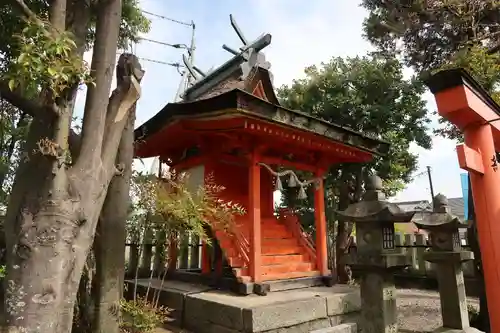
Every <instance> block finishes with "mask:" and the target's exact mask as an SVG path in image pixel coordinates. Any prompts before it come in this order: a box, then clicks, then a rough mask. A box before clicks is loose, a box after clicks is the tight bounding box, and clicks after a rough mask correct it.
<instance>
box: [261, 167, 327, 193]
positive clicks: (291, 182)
mask: <svg viewBox="0 0 500 333" xmlns="http://www.w3.org/2000/svg"><path fill="white" fill-rule="evenodd" d="M258 164H259V165H261V166H263V167H264V168H266V169H267V171H269V173H270V174H271V175H273V176H274V177H276V191H283V183H282V182H281V179H280V177H284V176H288V175H289V176H290V177H289V178H288V187H297V186H298V187H299V194H298V195H297V198H299V199H301V200H304V199H307V193H306V187H307V186H309V185H311V184H313V183H314V184H315V185H316V186H318V184H319V181H320V180H321V178H313V179H310V180H305V181H300V179H299V177H298V176H297V175H296V174H295V172H294V171H293V170H283V171H281V172H277V171H274V170H273V169H272V168H271V167H270V166H269V165H267V164H265V163H258Z"/></svg>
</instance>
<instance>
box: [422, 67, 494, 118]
mask: <svg viewBox="0 0 500 333" xmlns="http://www.w3.org/2000/svg"><path fill="white" fill-rule="evenodd" d="M425 83H426V85H427V87H429V89H430V91H431V92H432V93H433V94H437V93H439V92H441V91H444V90H447V89H451V88H455V87H459V86H466V87H467V88H469V89H470V90H471V91H472V92H474V94H475V95H476V96H477V97H479V99H481V101H483V102H484V103H485V104H486V105H488V106H489V107H490V108H491V109H492V110H493V111H494V112H495V113H497V114H498V115H500V105H498V103H497V102H495V100H494V99H493V98H492V97H491V95H490V94H489V93H488V91H487V90H486V89H485V88H484V87H483V86H482V85H481V84H480V83H479V82H478V81H477V80H476V79H474V77H473V76H472V75H471V74H469V73H468V72H467V71H466V70H465V69H463V68H453V69H447V70H442V71H439V72H437V73H436V74H434V75H431V76H430V77H429V78H428V79H427V80H425Z"/></svg>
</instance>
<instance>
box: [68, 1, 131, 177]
mask: <svg viewBox="0 0 500 333" xmlns="http://www.w3.org/2000/svg"><path fill="white" fill-rule="evenodd" d="M97 7H98V8H97V10H98V17H97V24H96V39H95V44H94V52H93V55H92V67H91V72H92V73H93V74H94V83H95V85H90V86H89V88H88V91H87V100H86V103H85V111H84V116H83V127H82V147H81V151H80V155H79V156H78V159H77V161H76V164H77V166H78V169H80V170H85V169H88V167H89V166H93V165H96V163H98V161H99V160H100V158H101V150H102V143H103V137H104V128H105V121H106V112H104V111H105V110H107V107H108V103H109V100H108V99H109V92H110V90H111V81H112V78H113V68H114V67H115V63H116V48H117V45H118V33H119V27H120V21H121V10H122V3H121V1H120V0H101V1H100V2H99V3H98V6H97Z"/></svg>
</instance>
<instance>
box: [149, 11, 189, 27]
mask: <svg viewBox="0 0 500 333" xmlns="http://www.w3.org/2000/svg"><path fill="white" fill-rule="evenodd" d="M142 12H143V13H144V14H147V15H151V16H155V17H158V18H161V19H163V20H167V21H170V22H174V23H178V24H182V25H185V26H187V27H192V26H194V22H191V23H187V22H183V21H179V20H176V19H173V18H170V17H166V16H163V15H159V14H155V13H151V12H148V11H146V10H142Z"/></svg>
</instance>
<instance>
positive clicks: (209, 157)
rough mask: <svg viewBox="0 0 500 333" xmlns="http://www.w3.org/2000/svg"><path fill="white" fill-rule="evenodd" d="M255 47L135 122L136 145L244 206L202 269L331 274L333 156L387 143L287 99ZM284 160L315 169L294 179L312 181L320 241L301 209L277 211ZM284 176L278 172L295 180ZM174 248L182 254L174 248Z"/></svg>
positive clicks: (278, 276)
mask: <svg viewBox="0 0 500 333" xmlns="http://www.w3.org/2000/svg"><path fill="white" fill-rule="evenodd" d="M268 36H269V38H270V35H268ZM249 52H253V54H251V55H250V56H244V53H242V54H240V55H236V56H235V57H234V58H232V59H231V60H229V61H228V62H227V63H225V64H223V65H222V66H221V67H220V68H218V69H216V70H214V71H213V72H211V73H209V74H208V75H206V76H205V77H203V78H201V79H199V80H198V82H195V84H194V85H193V86H191V87H190V88H189V89H188V90H186V92H185V94H184V100H183V101H182V102H180V103H169V104H167V105H166V106H165V107H164V108H163V109H162V110H161V111H160V112H158V113H157V114H156V115H155V116H154V117H152V118H151V119H150V120H148V121H147V122H146V123H144V124H143V125H142V126H140V127H139V128H137V129H136V131H135V136H136V151H135V155H136V157H140V158H148V157H154V156H160V159H161V160H162V161H163V162H166V163H168V165H169V166H170V168H173V169H175V170H176V172H189V173H190V178H193V179H196V180H197V182H198V184H201V183H202V182H203V180H204V179H205V177H207V176H208V175H211V177H212V179H213V180H214V181H215V182H216V183H217V184H219V185H221V186H224V187H225V190H224V191H223V192H222V193H221V199H224V200H230V201H232V202H237V203H239V204H240V205H241V206H243V207H244V208H245V210H246V214H245V215H243V216H238V217H237V223H235V227H234V228H233V230H228V231H224V230H217V228H216V227H215V226H214V227H213V228H212V230H211V234H212V235H213V236H214V238H215V239H216V241H217V242H216V243H217V244H218V246H219V247H220V258H219V259H218V261H216V264H215V267H211V263H210V261H209V260H207V252H208V248H207V246H204V247H203V248H202V267H201V274H202V275H203V274H209V273H211V274H212V273H213V272H215V274H217V273H219V274H222V270H223V268H222V266H223V263H225V264H226V265H227V266H229V268H230V272H231V274H230V275H231V276H232V278H233V279H234V281H236V282H237V283H238V284H240V285H241V284H243V285H246V286H248V285H253V286H255V285H258V286H263V285H264V286H265V285H266V284H269V283H272V282H274V281H287V280H293V279H305V278H314V279H316V280H317V281H326V280H325V279H322V278H323V277H330V276H331V272H330V271H329V269H328V264H327V230H326V228H327V226H326V219H325V200H324V195H325V192H324V188H323V176H324V175H325V173H326V172H327V170H328V169H329V167H331V166H332V165H335V164H338V163H345V162H351V163H352V162H358V163H363V162H368V161H370V160H371V159H372V158H373V155H384V154H385V153H386V152H387V150H388V148H389V146H388V144H387V143H385V142H382V141H379V140H376V139H373V138H369V137H367V136H364V135H362V134H360V133H356V132H354V131H352V130H349V129H347V128H344V127H341V126H338V125H335V124H332V123H329V122H326V121H323V120H321V119H317V118H314V117H312V116H310V115H308V114H307V113H303V112H299V111H295V110H289V109H286V108H284V107H282V106H281V105H280V102H279V100H278V98H277V97H276V95H275V92H274V88H273V84H272V76H271V73H270V72H269V70H268V68H269V65H268V63H266V62H265V61H264V60H263V55H262V54H261V53H259V52H258V50H250V51H249ZM247 55H248V53H247ZM305 111H307V110H305ZM283 170H295V171H307V172H309V174H310V175H311V176H310V178H309V179H300V180H298V183H299V184H296V185H297V186H300V187H301V189H302V190H303V189H304V188H305V187H307V186H308V185H309V186H311V187H312V189H313V190H314V194H315V195H314V202H315V203H314V211H315V227H316V237H315V240H314V241H313V240H311V239H310V238H309V237H308V236H307V234H305V233H304V232H303V230H302V227H301V225H300V222H299V219H298V217H297V216H294V215H293V214H290V213H287V214H279V216H277V214H276V213H275V207H274V201H273V192H274V191H275V186H276V181H277V177H280V175H283V174H286V172H285V173H283V172H281V171H283ZM278 171H280V172H279V173H278ZM289 174H290V173H289ZM290 177H292V176H290ZM282 178H283V179H280V180H279V181H285V182H286V181H290V180H289V179H288V177H287V176H285V175H283V177H282ZM170 253H171V256H172V255H173V256H175V251H171V252H170ZM171 259H172V258H171Z"/></svg>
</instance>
